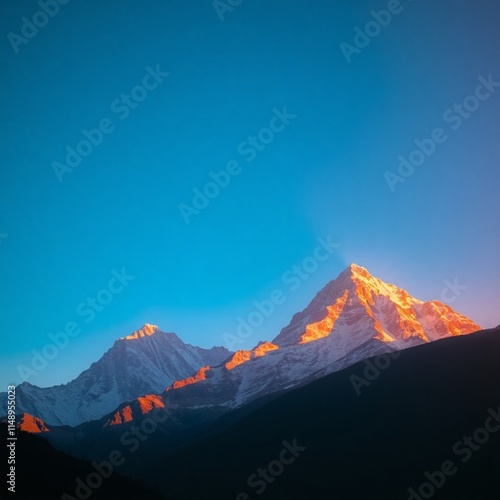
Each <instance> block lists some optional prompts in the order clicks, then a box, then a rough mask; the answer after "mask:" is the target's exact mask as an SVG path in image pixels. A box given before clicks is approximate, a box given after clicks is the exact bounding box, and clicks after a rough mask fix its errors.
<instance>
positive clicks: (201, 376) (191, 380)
mask: <svg viewBox="0 0 500 500" xmlns="http://www.w3.org/2000/svg"><path fill="white" fill-rule="evenodd" d="M209 370H210V366H203V367H202V368H200V369H199V370H198V371H197V372H196V373H195V374H194V375H193V376H192V377H188V378H185V379H183V380H176V381H175V382H174V383H173V384H172V385H171V386H170V387H169V388H168V389H167V391H170V390H172V389H180V388H181V387H185V386H186V385H191V384H196V383H197V382H201V381H202V380H205V379H206V378H207V376H206V373H207V372H208V371H209Z"/></svg>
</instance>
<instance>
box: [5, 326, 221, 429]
mask: <svg viewBox="0 0 500 500" xmlns="http://www.w3.org/2000/svg"><path fill="white" fill-rule="evenodd" d="M230 355H231V352H230V351H228V350H227V349H225V348H224V347H213V348H211V349H202V348H201V347H196V346H192V345H190V344H185V343H184V342H183V341H182V340H181V339H180V338H179V337H178V336H177V335H176V334H175V333H166V332H163V331H162V330H161V329H160V328H158V327H156V326H153V325H144V326H143V327H142V328H140V329H139V330H137V331H135V332H133V333H132V334H131V335H128V336H126V337H122V338H120V339H118V340H117V341H116V342H115V343H114V344H113V346H112V347H111V349H109V350H108V351H107V352H106V353H105V354H104V355H103V356H102V357H101V359H99V360H98V361H97V362H95V363H93V364H92V365H91V366H90V368H89V369H87V370H85V371H84V372H82V373H81V374H80V375H79V376H78V377H77V378H76V379H75V380H73V381H71V382H69V383H68V384H65V385H59V386H54V387H47V388H40V387H36V386H34V385H31V384H29V383H27V382H24V383H22V384H21V385H19V386H18V387H17V395H18V400H17V401H18V403H17V408H18V410H19V411H22V412H26V413H29V414H31V415H36V416H37V417H40V418H41V419H43V421H44V422H46V423H47V424H49V425H78V424H80V423H82V422H85V421H88V420H97V419H99V418H101V417H103V416H104V415H107V414H109V413H110V412H111V411H113V410H115V409H116V408H118V407H119V405H121V404H122V403H124V402H126V401H133V400H134V399H136V398H138V397H139V396H143V395H144V394H158V393H160V392H163V391H164V390H165V388H166V387H168V386H169V385H171V384H172V383H173V382H174V381H175V380H181V379H184V378H186V377H189V376H191V375H192V374H193V373H194V372H196V371H197V370H198V369H199V368H200V367H202V366H207V365H218V364H221V363H223V362H224V361H225V360H226V359H227V358H228V357H229V356H230ZM4 395H5V393H3V394H2V395H1V396H4ZM6 402H7V398H6V397H2V398H1V399H0V414H6V413H7V406H6V405H7V403H6Z"/></svg>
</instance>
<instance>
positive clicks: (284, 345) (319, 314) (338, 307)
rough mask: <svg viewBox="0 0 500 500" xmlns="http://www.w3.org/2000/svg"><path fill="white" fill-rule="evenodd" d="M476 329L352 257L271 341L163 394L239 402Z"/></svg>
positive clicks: (179, 402) (175, 401)
mask: <svg viewBox="0 0 500 500" xmlns="http://www.w3.org/2000/svg"><path fill="white" fill-rule="evenodd" d="M480 329H481V328H480V326H479V325H477V324H475V323H474V322H473V321H471V320H470V319H468V318H466V317H465V316H462V315H460V314H458V313H456V312H455V311H453V310H452V309H451V308H450V307H449V306H447V305H445V304H442V303H440V302H437V301H432V302H422V301H420V300H417V299H415V298H413V297H412V296H411V295H409V294H408V293H407V292H406V291H404V290H402V289H400V288H397V287H396V286H394V285H390V284H386V283H384V282H383V281H381V280H379V279H378V278H374V277H373V276H371V275H370V274H369V273H368V271H367V270H366V269H364V268H362V267H360V266H357V265H355V264H351V265H350V266H349V267H348V268H347V269H346V270H345V271H343V272H342V273H341V274H340V275H339V276H338V278H337V279H335V280H333V281H331V282H330V283H328V284H327V285H326V286H325V287H324V288H323V289H322V290H321V291H320V292H319V293H318V294H317V295H316V297H315V298H314V299H313V300H312V302H311V303H310V304H309V305H308V306H307V307H306V308H305V309H304V310H303V311H302V312H300V313H297V314H295V315H294V316H293V318H292V320H291V322H290V324H289V325H288V326H287V327H285V328H283V330H282V331H281V332H280V334H279V335H278V336H277V337H276V338H275V339H274V340H273V341H272V342H265V343H261V344H259V345H258V346H257V347H256V348H255V349H253V350H251V351H238V352H236V353H235V354H234V355H233V356H232V357H231V358H230V359H228V360H227V361H226V363H225V364H223V365H220V366H205V367H203V368H202V369H201V370H199V371H198V372H197V373H196V374H194V375H193V374H191V376H190V377H187V378H186V379H184V380H178V381H176V382H174V383H173V384H172V385H171V386H170V387H168V389H167V390H166V391H165V392H164V393H163V394H162V395H161V397H162V401H163V402H164V404H165V406H166V407H167V408H168V407H170V406H171V405H172V406H175V407H179V406H180V407H183V408H188V407H191V408H199V407H203V406H213V405H220V406H223V407H226V408H228V409H230V408H236V407H238V406H241V405H243V404H245V403H247V402H249V401H251V400H252V399H255V398H258V397H262V396H264V395H267V394H271V393H274V392H278V391H281V390H285V389H289V388H292V387H294V386H297V385H299V384H301V383H304V381H306V380H307V381H311V380H314V379H315V378H320V377H322V376H325V375H327V374H329V373H332V372H334V371H337V370H340V369H343V368H346V367H348V366H350V365H352V364H354V363H356V362H358V361H361V360H363V359H366V358H368V357H371V356H374V355H378V354H383V353H386V352H391V351H394V350H401V349H406V348H408V347H413V346H416V345H419V344H422V343H426V342H431V341H434V340H438V339H441V338H445V337H449V336H454V335H464V334H468V333H472V332H475V331H478V330H480ZM113 419H114V420H115V421H116V422H118V421H119V419H120V416H119V415H116V414H115V415H114V416H113V417H112V418H111V420H113Z"/></svg>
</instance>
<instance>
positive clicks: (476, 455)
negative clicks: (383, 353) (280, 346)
mask: <svg viewBox="0 0 500 500" xmlns="http://www.w3.org/2000/svg"><path fill="white" fill-rule="evenodd" d="M499 359H500V329H498V328H497V329H494V330H489V331H483V332H478V333H475V334H472V335H468V336H463V337H455V338H448V339H445V340H442V341H437V342H434V343H431V344H426V345H422V346H419V347H415V348H412V349H409V350H406V351H404V352H402V353H401V354H400V355H399V356H398V357H397V358H396V359H393V360H392V359H391V360H390V363H389V364H388V366H386V365H387V359H385V363H382V362H381V361H380V359H379V360H378V361H379V364H380V365H381V366H385V368H383V369H381V370H379V374H378V375H377V376H376V377H375V378H374V374H376V371H375V372H373V373H370V372H368V373H370V377H371V378H372V379H373V380H371V381H369V382H370V383H369V385H364V386H363V387H361V389H359V390H358V392H360V394H359V395H358V394H357V393H356V390H355V388H354V386H353V383H352V381H353V380H354V378H353V376H356V377H364V376H365V374H364V372H365V370H366V368H367V366H368V365H367V363H366V362H361V363H358V364H357V365H354V366H352V367H350V368H348V369H347V370H344V371H342V372H338V373H334V374H332V375H329V376H327V377H324V378H322V379H320V380H317V381H315V382H312V383H311V384H309V385H307V386H304V387H302V388H299V389H296V390H294V391H291V392H289V393H287V394H284V395H283V396H280V397H278V398H276V399H275V400H273V401H271V402H268V403H267V404H266V405H264V406H262V407H260V408H258V409H257V410H255V411H254V412H253V413H251V414H250V415H248V414H246V415H244V416H242V418H241V419H240V420H239V421H236V422H234V416H233V423H232V424H231V425H230V426H228V427H226V428H224V426H221V425H220V423H216V424H215V426H217V425H219V429H221V430H220V431H219V432H220V433H219V434H218V435H212V436H210V437H205V438H204V439H202V440H200V441H199V442H197V443H195V444H193V445H190V446H188V447H186V448H184V449H182V450H180V451H178V452H176V453H175V454H173V455H171V456H170V457H167V458H165V457H160V456H157V457H156V458H155V457H152V456H149V457H148V464H149V465H148V468H149V470H148V474H147V475H148V476H149V479H150V480H151V481H152V482H153V483H154V484H156V485H158V486H159V487H161V485H163V487H164V488H165V485H168V493H169V497H171V498H173V499H178V500H181V499H182V500H185V499H196V498H203V499H218V500H221V499H226V498H227V499H237V500H249V499H255V498H258V499H259V500H260V499H273V500H275V499H287V500H290V499H300V500H304V499H314V500H320V499H329V500H335V499H338V500H350V499H352V500H354V499H355V500H376V499H381V500H382V499H383V500H391V499H402V500H406V499H409V498H411V500H419V498H429V496H427V497H425V496H419V489H420V488H423V489H422V490H421V491H422V492H423V493H424V494H425V495H428V494H429V493H430V492H431V491H432V492H433V493H432V495H433V496H432V497H433V498H435V499H436V500H441V499H450V500H451V499H453V500H460V499H464V500H465V499H467V500H470V499H474V500H481V499H485V500H492V499H494V498H500V483H499V481H498V453H499V449H500V391H499V390H498V389H499V387H500V385H499V376H498V362H499ZM372 370H373V369H372ZM242 411H245V409H242ZM493 414H496V415H498V423H497V422H496V421H495V419H494V418H493V417H492V415H493ZM490 417H491V418H490ZM236 420H237V419H236ZM486 422H487V424H488V426H489V428H490V429H498V430H499V432H493V431H491V432H488V431H484V429H485V423H486ZM478 429H483V430H482V431H478ZM476 431H477V432H476ZM467 437H471V439H472V441H468V442H467V441H464V439H467ZM476 439H477V440H478V441H476ZM479 440H480V441H481V444H479ZM284 442H286V443H287V444H288V445H289V446H291V447H292V448H293V447H294V446H295V448H296V449H295V450H294V451H295V455H294V451H288V452H284V451H283V450H284V449H285V448H286V446H287V444H285V443H284ZM304 448H305V449H304ZM137 458H139V457H137ZM292 458H294V460H292ZM450 461H451V462H452V464H453V467H451V465H450V463H448V462H450ZM279 462H281V465H280V463H279ZM443 464H446V466H445V467H446V470H447V473H448V474H447V475H445V474H443V473H441V472H439V473H435V471H442V468H443ZM259 469H260V470H261V471H262V470H263V471H264V472H263V473H259ZM426 472H427V473H428V474H427V476H432V477H433V481H434V483H435V484H432V482H431V481H430V480H429V478H428V477H426V476H425V475H424V474H425V473H426ZM249 478H250V479H249ZM443 478H444V481H443ZM424 483H427V484H428V485H424ZM437 485H439V486H437ZM409 488H413V489H414V491H415V492H416V495H417V496H413V497H412V496H411V495H412V493H411V492H410V491H409Z"/></svg>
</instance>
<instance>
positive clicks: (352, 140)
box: [0, 0, 500, 390]
mask: <svg viewBox="0 0 500 500" xmlns="http://www.w3.org/2000/svg"><path fill="white" fill-rule="evenodd" d="M388 3H390V2H386V1H376V2H368V1H363V2H345V1H331V0H317V1H313V2H311V1H309V0H273V1H271V2H269V1H268V0H251V1H250V0H243V2H242V3H241V4H240V5H239V6H237V7H235V8H234V9H233V10H232V11H227V12H224V14H223V16H224V20H223V21H221V20H220V18H219V16H218V15H217V12H216V11H215V9H214V6H213V4H212V1H209V0H197V1H194V0H183V1H176V2H174V1H170V0H169V1H159V0H152V1H149V2H139V1H133V0H120V1H118V0H114V1H111V0H110V1H106V2H98V1H96V0H91V1H86V2H77V1H74V0H73V1H70V2H68V3H67V4H66V5H60V7H59V12H58V13H57V14H56V15H54V16H53V17H51V18H48V19H45V21H47V22H46V25H45V26H42V27H40V28H38V33H36V34H35V35H34V36H32V35H33V33H31V32H30V31H29V29H30V28H29V27H28V28H24V31H25V33H27V34H28V35H29V36H31V38H29V39H28V38H26V37H25V39H24V42H20V38H16V37H14V36H13V35H9V33H15V34H16V35H18V36H22V31H21V30H22V29H23V24H24V20H23V17H26V19H27V20H28V21H31V20H33V17H34V16H35V17H36V20H37V22H38V23H39V24H44V16H43V14H42V15H37V12H38V11H40V6H39V4H38V3H37V2H35V1H27V0H26V1H23V2H14V1H4V2H2V5H1V7H0V10H1V12H0V28H1V29H0V35H1V40H2V41H1V43H0V57H1V67H2V78H1V108H0V109H1V111H0V112H1V130H0V132H1V144H0V155H1V156H0V159H1V169H0V195H1V200H0V235H5V234H7V235H8V236H7V237H2V238H0V283H1V286H0V311H1V312H0V331H1V354H0V364H1V366H2V371H1V374H0V375H1V377H0V379H1V385H0V390H4V389H2V387H5V386H6V384H7V383H10V382H16V383H17V382H19V381H20V377H19V375H18V371H17V366H18V365H19V364H24V365H26V366H29V365H30V363H31V359H32V356H33V355H32V353H31V351H32V350H33V349H35V350H41V349H42V348H43V347H44V346H45V345H46V344H47V343H48V341H49V339H48V337H47V336H48V334H49V333H56V332H57V331H60V330H63V329H64V328H65V325H66V324H67V323H68V322H72V321H73V322H75V323H77V325H78V327H79V328H80V333H79V335H78V336H76V337H74V338H72V339H71V341H70V342H69V344H68V346H67V347H66V348H65V349H64V350H62V351H60V352H59V353H58V355H57V356H56V357H55V358H54V359H52V360H50V361H49V363H48V365H47V367H46V368H45V369H43V370H41V371H40V373H39V374H38V375H37V376H33V377H31V378H30V379H29V381H30V382H31V383H35V384H37V385H41V386H47V385H52V384H56V383H63V382H67V381H69V380H71V379H72V378H74V377H76V376H77V375H78V374H79V373H80V372H81V371H82V370H83V369H85V368H87V367H88V366H89V365H90V363H91V362H92V361H95V360H97V359H98V358H99V357H100V356H101V354H102V353H103V352H104V351H105V350H106V349H108V348H109V347H110V346H111V345H112V343H113V341H114V340H115V339H116V338H117V337H119V336H123V335H126V334H128V333H129V332H130V331H132V330H134V329H136V328H138V327H140V326H141V325H142V324H143V323H146V322H149V323H156V324H158V325H159V326H160V327H162V328H163V329H165V330H167V331H175V332H176V333H177V334H178V335H179V336H180V337H181V338H182V339H183V340H185V341H186V342H190V343H192V344H197V345H201V346H204V347H210V346H212V345H221V344H223V343H224V339H223V334H224V333H225V332H227V333H234V331H235V329H236V327H237V324H238V322H237V318H238V316H243V317H247V316H248V314H249V313H251V312H252V311H253V310H254V309H255V306H254V305H253V301H255V300H259V301H262V300H264V299H266V298H268V297H269V296H270V293H271V291H272V290H273V289H280V290H282V291H283V293H284V295H285V297H286V300H285V302H284V303H283V304H280V305H279V306H276V309H275V311H274V313H273V314H272V315H271V317H270V318H268V319H267V320H266V321H265V322H264V324H263V325H262V326H261V327H259V328H257V329H255V331H254V332H253V334H252V335H251V336H250V337H249V338H248V339H246V340H245V341H244V342H243V343H242V344H241V345H239V346H238V347H242V348H250V347H252V346H253V345H255V344H256V343H257V342H258V341H259V340H261V339H271V338H273V337H274V336H275V335H276V334H277V333H278V332H279V330H280V328H281V327H282V326H284V325H286V324H287V323H288V322H289V320H290V318H291V316H292V315H293V313H295V312H297V311H298V310H300V309H302V308H303V307H304V306H305V305H306V304H307V303H308V302H309V300H310V299H311V298H312V297H313V296H314V294H315V293H316V292H317V291H318V290H319V289H320V288H321V287H322V286H324V285H325V284H326V283H327V282H328V281H329V280H331V279H333V278H334V277H336V275H337V274H338V273H339V272H340V271H341V270H342V269H343V268H344V267H346V266H347V265H348V264H349V263H350V262H356V263H358V264H360V265H362V266H365V267H367V268H368V270H369V271H370V272H371V273H372V274H374V275H375V276H379V277H380V278H382V279H384V280H386V281H389V282H394V283H395V284H397V285H399V286H401V287H404V288H406V289H407V290H408V291H409V292H410V293H412V294H413V295H414V296H416V297H417V298H420V299H423V300H429V299H440V297H441V294H442V291H443V289H444V288H445V287H446V285H445V280H449V281H451V282H453V280H454V279H455V278H456V279H457V280H458V283H459V284H460V286H461V287H462V288H461V289H459V293H460V295H459V296H457V297H456V298H455V300H454V302H453V303H452V307H454V308H456V309H457V310H458V311H459V312H462V313H464V314H467V315H468V316H470V317H471V318H472V319H474V320H475V321H476V322H478V323H479V324H481V325H482V326H485V327H488V326H490V327H491V326H494V325H497V324H498V323H500V313H499V310H500V308H499V304H500V291H499V287H498V281H499V280H498V278H499V275H500V264H499V259H498V255H499V248H500V235H499V224H498V223H499V214H500V197H499V196H498V187H499V181H500V168H499V167H500V141H499V140H498V137H499V133H500V121H499V120H498V117H499V114H500V113H499V112H500V88H496V90H495V87H493V90H495V92H492V93H491V95H490V96H488V97H487V98H485V99H484V100H483V101H480V102H479V101H478V103H479V107H478V109H477V110H475V111H474V112H471V113H470V116H469V117H468V118H463V120H462V123H460V124H459V123H458V119H456V116H457V114H458V111H457V112H456V111H453V112H452V113H451V114H448V115H447V116H448V121H445V120H444V116H443V115H444V114H445V113H446V111H447V110H448V109H450V108H452V107H453V105H454V104H455V103H463V101H464V99H465V98H467V96H469V95H471V94H474V92H475V90H476V88H477V87H478V85H479V84H480V83H479V81H478V77H479V76H481V75H482V76H484V78H486V79H488V78H489V75H492V78H493V80H494V81H496V82H498V81H500V61H499V59H498V47H499V42H500V40H499V38H500V36H499V34H498V33H499V31H498V23H499V21H500V4H499V3H498V2H497V1H495V0H481V1H472V0H470V1H455V0H447V1H441V2H434V1H430V0H428V1H423V0H421V1H418V2H409V1H408V0H405V1H403V2H402V3H401V6H402V8H400V9H399V10H400V12H399V13H398V14H393V18H392V20H391V22H390V23H389V24H388V26H386V27H384V28H382V29H380V33H379V34H378V35H377V36H375V37H373V38H371V39H370V40H371V41H370V43H369V44H368V46H366V47H365V48H362V49H359V50H356V52H355V53H351V57H350V58H351V62H350V63H349V62H348V61H347V59H346V57H345V56H344V54H343V51H342V49H341V44H342V42H345V43H349V44H353V43H354V40H353V39H354V35H355V28H356V27H359V28H360V29H364V27H365V25H366V23H367V22H368V21H370V20H372V19H373V18H372V15H371V14H370V10H371V9H375V10H380V9H385V8H386V6H387V5H388ZM371 28H372V29H376V26H375V28H373V24H372V25H371ZM358 42H359V40H358ZM344 47H345V46H344ZM16 52H17V53H16ZM157 65H158V68H159V71H161V72H162V73H169V75H168V76H158V75H157V76H156V78H157V80H162V81H161V82H158V81H155V80H154V78H153V77H149V78H147V79H146V80H144V78H145V76H146V75H147V74H148V70H147V69H146V68H147V67H149V68H150V70H149V71H150V72H151V71H153V70H155V69H156V68H157ZM143 81H144V83H145V84H146V86H148V88H149V89H150V90H145V91H144V90H141V89H136V90H135V96H136V97H137V99H138V100H140V102H136V101H129V102H131V105H125V104H123V103H121V102H120V101H121V100H122V99H127V97H126V96H125V97H121V96H122V94H130V92H131V90H132V89H133V88H134V87H136V86H138V85H142V83H143ZM155 84H157V85H155ZM153 87H156V88H153ZM481 95H482V96H484V95H485V92H484V91H483V93H482V94H481ZM117 99H118V101H117ZM124 102H125V101H124ZM468 104H469V106H472V107H474V106H475V102H474V100H469V101H468ZM124 106H125V108H124ZM285 107H286V110H287V112H288V113H289V114H292V115H295V117H294V118H291V119H289V120H288V121H289V123H288V124H286V125H282V124H281V122H278V121H277V120H274V121H272V122H271V120H272V118H273V116H275V113H276V112H275V111H274V112H273V109H275V110H278V111H279V112H283V109H284V108H285ZM127 109H128V111H126V110H127ZM453 117H455V118H454V119H453ZM103 119H104V120H105V122H104V123H105V126H106V127H108V128H107V130H108V131H109V130H111V129H112V131H111V132H110V133H107V134H104V135H103V139H102V142H101V144H99V145H98V146H95V147H93V148H92V151H91V153H90V154H89V155H88V156H87V157H85V158H83V159H82V161H81V163H80V164H79V165H78V166H76V167H75V168H74V169H73V170H72V171H71V172H70V173H68V172H66V173H63V174H61V175H62V182H59V180H58V177H57V175H56V173H55V171H54V169H53V163H54V162H59V163H61V164H62V163H64V162H65V156H66V154H67V152H66V147H67V146H70V147H72V148H76V147H77V145H78V143H79V142H80V141H81V140H82V139H84V136H83V135H82V130H83V129H87V130H91V129H94V128H96V127H97V126H98V125H99V123H100V122H101V120H103ZM106 119H107V120H108V121H106ZM270 122H271V123H272V124H273V126H274V128H275V129H276V130H278V129H279V130H280V131H276V132H273V133H272V134H273V135H274V137H272V138H271V136H270V135H269V132H268V131H264V132H262V133H261V138H262V139H263V141H268V142H269V143H268V144H267V145H265V146H262V143H261V142H259V143H258V145H257V146H256V147H258V148H259V149H261V150H260V151H257V149H256V150H255V151H256V154H252V153H249V152H248V148H249V147H251V146H249V144H248V143H246V144H242V143H243V142H244V141H248V137H249V136H255V135H257V134H258V133H259V132H260V131H262V129H264V128H265V127H268V126H269V124H270ZM453 127H456V129H454V128H453ZM435 128H442V129H443V131H444V132H445V133H446V134H447V140H446V141H445V142H444V143H442V144H438V145H437V146H436V149H435V152H434V153H433V154H432V155H431V156H429V157H428V158H427V159H426V160H425V162H424V164H423V165H421V166H418V167H416V168H415V172H414V173H413V174H412V175H411V176H409V177H407V178H406V179H405V181H404V182H399V183H397V184H395V185H394V190H393V191H391V189H390V187H389V184H388V182H387V181H386V179H385V177H384V173H386V172H387V171H392V172H394V173H397V168H398V163H399V162H398V156H399V155H404V156H405V157H408V156H409V154H410V153H411V152H412V150H414V149H415V148H416V145H415V144H414V141H415V139H424V138H428V137H429V136H430V135H431V133H432V131H433V130H434V129H435ZM82 147H83V150H85V146H82ZM245 150H246V151H247V152H246V153H244V154H242V153H243V152H244V151H245ZM252 156H255V158H254V159H253V161H250V162H249V161H248V159H250V157H252ZM231 161H237V162H238V168H239V169H240V173H239V174H238V175H235V176H233V177H232V178H231V182H230V184H229V185H228V186H227V187H226V188H224V189H221V190H220V194H219V195H218V196H217V197H216V198H214V199H212V200H211V201H210V203H209V204H208V206H207V207H206V208H204V209H202V210H200V212H199V213H198V214H197V215H192V216H191V217H190V218H189V221H190V223H189V224H186V222H185V220H184V218H183V216H182V214H181V212H180V209H179V205H180V204H182V203H185V204H186V205H192V198H193V196H194V194H193V189H195V188H197V189H203V188H204V186H205V185H206V184H207V183H208V182H209V181H210V180H211V178H210V172H211V171H214V172H218V171H220V170H224V169H225V168H226V166H227V164H228V162H231ZM232 165H233V166H234V164H232ZM328 236H330V237H331V239H332V240H333V241H335V242H338V243H339V245H340V246H339V247H338V248H337V249H335V251H334V253H333V254H332V255H331V256H330V257H329V259H327V260H326V261H324V262H321V263H319V264H318V269H317V270H316V271H315V272H313V273H311V275H310V276H309V277H308V279H306V280H302V281H301V283H300V286H299V287H298V288H297V289H295V290H291V288H290V285H289V284H287V283H285V282H283V281H282V276H283V274H284V273H285V272H286V271H287V270H289V269H291V268H292V266H293V265H294V264H300V263H301V262H302V261H303V260H304V259H305V258H307V257H311V256H312V255H313V253H314V250H315V248H316V245H317V242H316V240H317V238H318V237H323V238H327V237H328ZM122 268H125V270H126V273H128V274H130V275H133V276H135V278H134V279H133V280H132V281H130V282H129V284H128V286H127V287H126V288H125V289H124V290H123V291H121V292H120V293H116V294H114V295H113V296H112V297H113V300H112V302H111V303H109V304H108V305H106V306H104V307H103V309H102V311H99V312H98V313H97V312H96V314H95V318H92V321H88V322H87V321H86V320H90V319H91V318H90V314H89V315H87V316H85V315H84V314H83V310H82V309H80V314H79V313H78V312H77V308H78V306H79V305H80V304H81V303H82V302H85V301H86V300H87V297H95V296H96V294H97V293H98V292H100V291H101V290H102V289H103V288H105V287H107V285H108V283H109V281H110V279H111V278H112V271H113V270H117V271H118V272H121V270H122ZM463 287H466V288H463ZM117 289H118V288H117V282H114V290H115V291H116V290H117ZM101 298H104V299H106V298H109V294H107V292H103V293H102V294H101Z"/></svg>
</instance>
